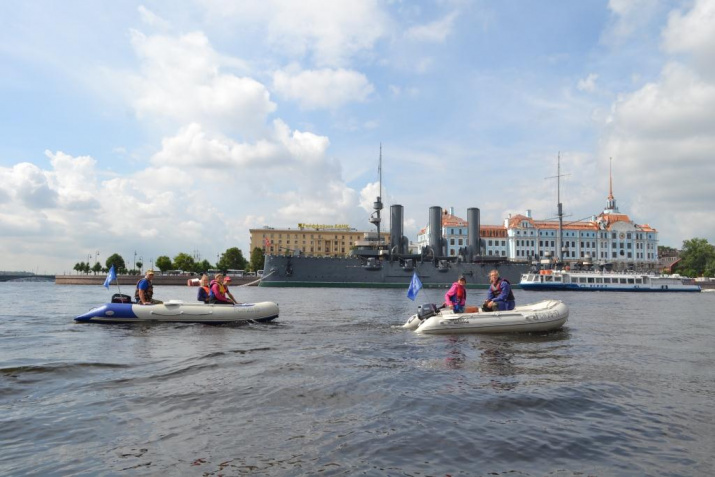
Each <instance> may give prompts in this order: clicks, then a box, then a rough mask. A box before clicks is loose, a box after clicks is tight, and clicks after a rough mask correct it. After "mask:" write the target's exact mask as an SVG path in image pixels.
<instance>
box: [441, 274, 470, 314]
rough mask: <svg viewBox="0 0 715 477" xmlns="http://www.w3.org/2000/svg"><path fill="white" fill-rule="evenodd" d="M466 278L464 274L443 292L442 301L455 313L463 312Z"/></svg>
mask: <svg viewBox="0 0 715 477" xmlns="http://www.w3.org/2000/svg"><path fill="white" fill-rule="evenodd" d="M466 284H467V279H466V278H464V275H462V276H461V277H459V279H458V280H457V281H456V282H454V283H452V287H451V288H450V289H449V290H448V291H447V293H445V294H444V303H445V305H446V306H448V307H449V308H451V309H452V311H454V312H455V313H464V306H465V305H466V304H467V288H466V287H465V285H466Z"/></svg>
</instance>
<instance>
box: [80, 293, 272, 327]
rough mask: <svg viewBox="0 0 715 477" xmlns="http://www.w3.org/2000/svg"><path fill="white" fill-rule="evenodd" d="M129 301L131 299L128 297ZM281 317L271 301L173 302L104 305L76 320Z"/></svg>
mask: <svg viewBox="0 0 715 477" xmlns="http://www.w3.org/2000/svg"><path fill="white" fill-rule="evenodd" d="M127 298H128V297H127ZM276 318H278V305H277V304H276V303H273V302H270V301H264V302H259V303H240V304H238V305H232V306H231V305H209V304H205V303H199V302H196V303H194V302H192V303H185V302H183V301H180V300H171V301H167V302H164V303H163V304H157V305H138V304H136V303H126V302H125V303H116V302H113V303H105V304H104V305H100V306H98V307H95V308H92V309H91V310H89V311H88V312H87V313H85V314H83V315H80V316H78V317H76V318H75V319H74V320H75V321H76V322H78V323H147V322H168V323H207V324H223V323H240V322H249V321H259V322H265V321H271V320H274V319H276Z"/></svg>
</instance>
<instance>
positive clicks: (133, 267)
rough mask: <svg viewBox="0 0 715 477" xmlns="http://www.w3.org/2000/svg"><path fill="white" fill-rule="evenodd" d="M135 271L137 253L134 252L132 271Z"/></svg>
mask: <svg viewBox="0 0 715 477" xmlns="http://www.w3.org/2000/svg"><path fill="white" fill-rule="evenodd" d="M136 269H137V251H136V250H134V265H132V270H136Z"/></svg>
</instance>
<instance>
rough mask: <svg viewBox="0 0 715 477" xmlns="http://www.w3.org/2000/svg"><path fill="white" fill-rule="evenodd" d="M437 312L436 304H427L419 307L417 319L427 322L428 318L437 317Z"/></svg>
mask: <svg viewBox="0 0 715 477" xmlns="http://www.w3.org/2000/svg"><path fill="white" fill-rule="evenodd" d="M437 312H438V310H437V305H435V304H434V303H426V304H424V305H420V306H418V307H417V317H418V318H419V319H420V320H426V319H427V318H429V317H431V316H434V315H436V314H437Z"/></svg>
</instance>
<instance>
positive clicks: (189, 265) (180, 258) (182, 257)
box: [174, 252, 196, 272]
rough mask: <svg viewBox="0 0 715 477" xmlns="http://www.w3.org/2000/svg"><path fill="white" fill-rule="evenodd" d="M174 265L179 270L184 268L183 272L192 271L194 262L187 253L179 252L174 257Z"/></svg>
mask: <svg viewBox="0 0 715 477" xmlns="http://www.w3.org/2000/svg"><path fill="white" fill-rule="evenodd" d="M174 266H175V267H176V268H178V269H179V270H184V271H185V272H193V271H194V267H195V266H196V262H195V261H194V257H192V256H191V255H189V254H188V253H183V252H181V253H180V254H178V255H177V256H176V257H174Z"/></svg>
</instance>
